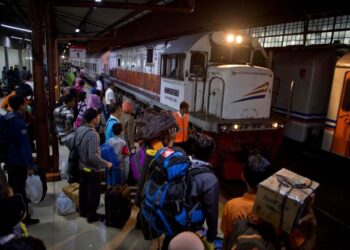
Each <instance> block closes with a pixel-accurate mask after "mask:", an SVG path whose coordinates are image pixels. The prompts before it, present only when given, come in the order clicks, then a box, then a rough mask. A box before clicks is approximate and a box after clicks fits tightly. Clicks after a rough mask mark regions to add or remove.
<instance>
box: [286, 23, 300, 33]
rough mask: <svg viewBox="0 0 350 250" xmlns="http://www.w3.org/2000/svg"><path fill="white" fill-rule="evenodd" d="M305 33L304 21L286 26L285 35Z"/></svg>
mask: <svg viewBox="0 0 350 250" xmlns="http://www.w3.org/2000/svg"><path fill="white" fill-rule="evenodd" d="M303 31H304V23H303V22H302V21H300V22H292V23H286V24H285V28H284V34H296V33H303Z"/></svg>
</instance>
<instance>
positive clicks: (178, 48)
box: [164, 33, 207, 54]
mask: <svg viewBox="0 0 350 250" xmlns="http://www.w3.org/2000/svg"><path fill="white" fill-rule="evenodd" d="M206 34H207V33H197V34H193V35H188V36H183V37H180V38H178V39H176V40H171V41H170V42H169V44H170V46H169V47H168V46H166V48H165V52H164V54H179V53H186V52H188V51H190V50H191V48H192V47H193V46H194V44H195V43H196V42H198V40H199V39H201V38H202V37H203V36H204V35H206Z"/></svg>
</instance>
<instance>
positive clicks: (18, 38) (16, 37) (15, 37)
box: [10, 36, 32, 42]
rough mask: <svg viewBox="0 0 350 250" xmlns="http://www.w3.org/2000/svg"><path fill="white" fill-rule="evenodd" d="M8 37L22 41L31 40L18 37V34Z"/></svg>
mask: <svg viewBox="0 0 350 250" xmlns="http://www.w3.org/2000/svg"><path fill="white" fill-rule="evenodd" d="M10 38H12V39H17V40H24V41H28V42H31V41H32V40H30V39H26V38H22V37H18V36H10Z"/></svg>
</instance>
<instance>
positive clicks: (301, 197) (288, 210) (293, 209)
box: [253, 168, 319, 233]
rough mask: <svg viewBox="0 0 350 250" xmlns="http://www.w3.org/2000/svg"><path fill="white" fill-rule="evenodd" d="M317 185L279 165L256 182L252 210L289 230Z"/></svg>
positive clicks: (277, 225)
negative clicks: (278, 167) (255, 193)
mask: <svg viewBox="0 0 350 250" xmlns="http://www.w3.org/2000/svg"><path fill="white" fill-rule="evenodd" d="M318 186H319V184H318V183H317V182H315V181H312V180H310V179H308V178H305V177H303V176H301V175H298V174H296V173H294V172H292V171H289V170H287V169H284V168H282V169H281V170H279V171H278V172H276V173H275V174H273V175H272V176H270V177H269V178H267V179H266V180H264V181H263V182H261V183H260V184H259V188H258V193H257V195H256V199H255V203H254V207H253V212H254V213H255V214H256V215H257V216H258V217H260V218H261V219H263V220H265V221H267V222H269V223H271V224H272V225H273V226H275V227H277V228H281V229H282V230H283V231H285V232H287V233H290V232H291V231H292V229H293V227H294V224H295V223H296V222H297V221H298V220H299V219H300V217H301V216H302V214H303V212H304V210H305V209H306V208H307V205H308V203H309V201H310V195H311V194H312V193H313V192H314V191H315V189H316V188H317V187H318Z"/></svg>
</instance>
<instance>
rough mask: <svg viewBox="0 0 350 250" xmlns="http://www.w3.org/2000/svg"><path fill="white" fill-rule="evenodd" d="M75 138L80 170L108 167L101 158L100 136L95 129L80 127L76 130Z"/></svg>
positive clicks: (106, 162)
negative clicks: (77, 146)
mask: <svg viewBox="0 0 350 250" xmlns="http://www.w3.org/2000/svg"><path fill="white" fill-rule="evenodd" d="M88 130H90V131H88ZM87 131H88V132H87ZM86 132H87V133H86ZM85 133H86V134H85ZM84 134H85V135H84ZM75 137H76V139H75V144H76V145H78V144H79V148H78V151H79V167H80V169H83V168H92V169H95V170H100V169H101V168H107V167H108V163H109V162H108V161H105V160H103V159H102V158H101V149H100V136H99V135H98V133H97V132H96V130H95V129H93V128H90V127H87V126H81V127H79V128H77V130H76V132H75Z"/></svg>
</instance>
